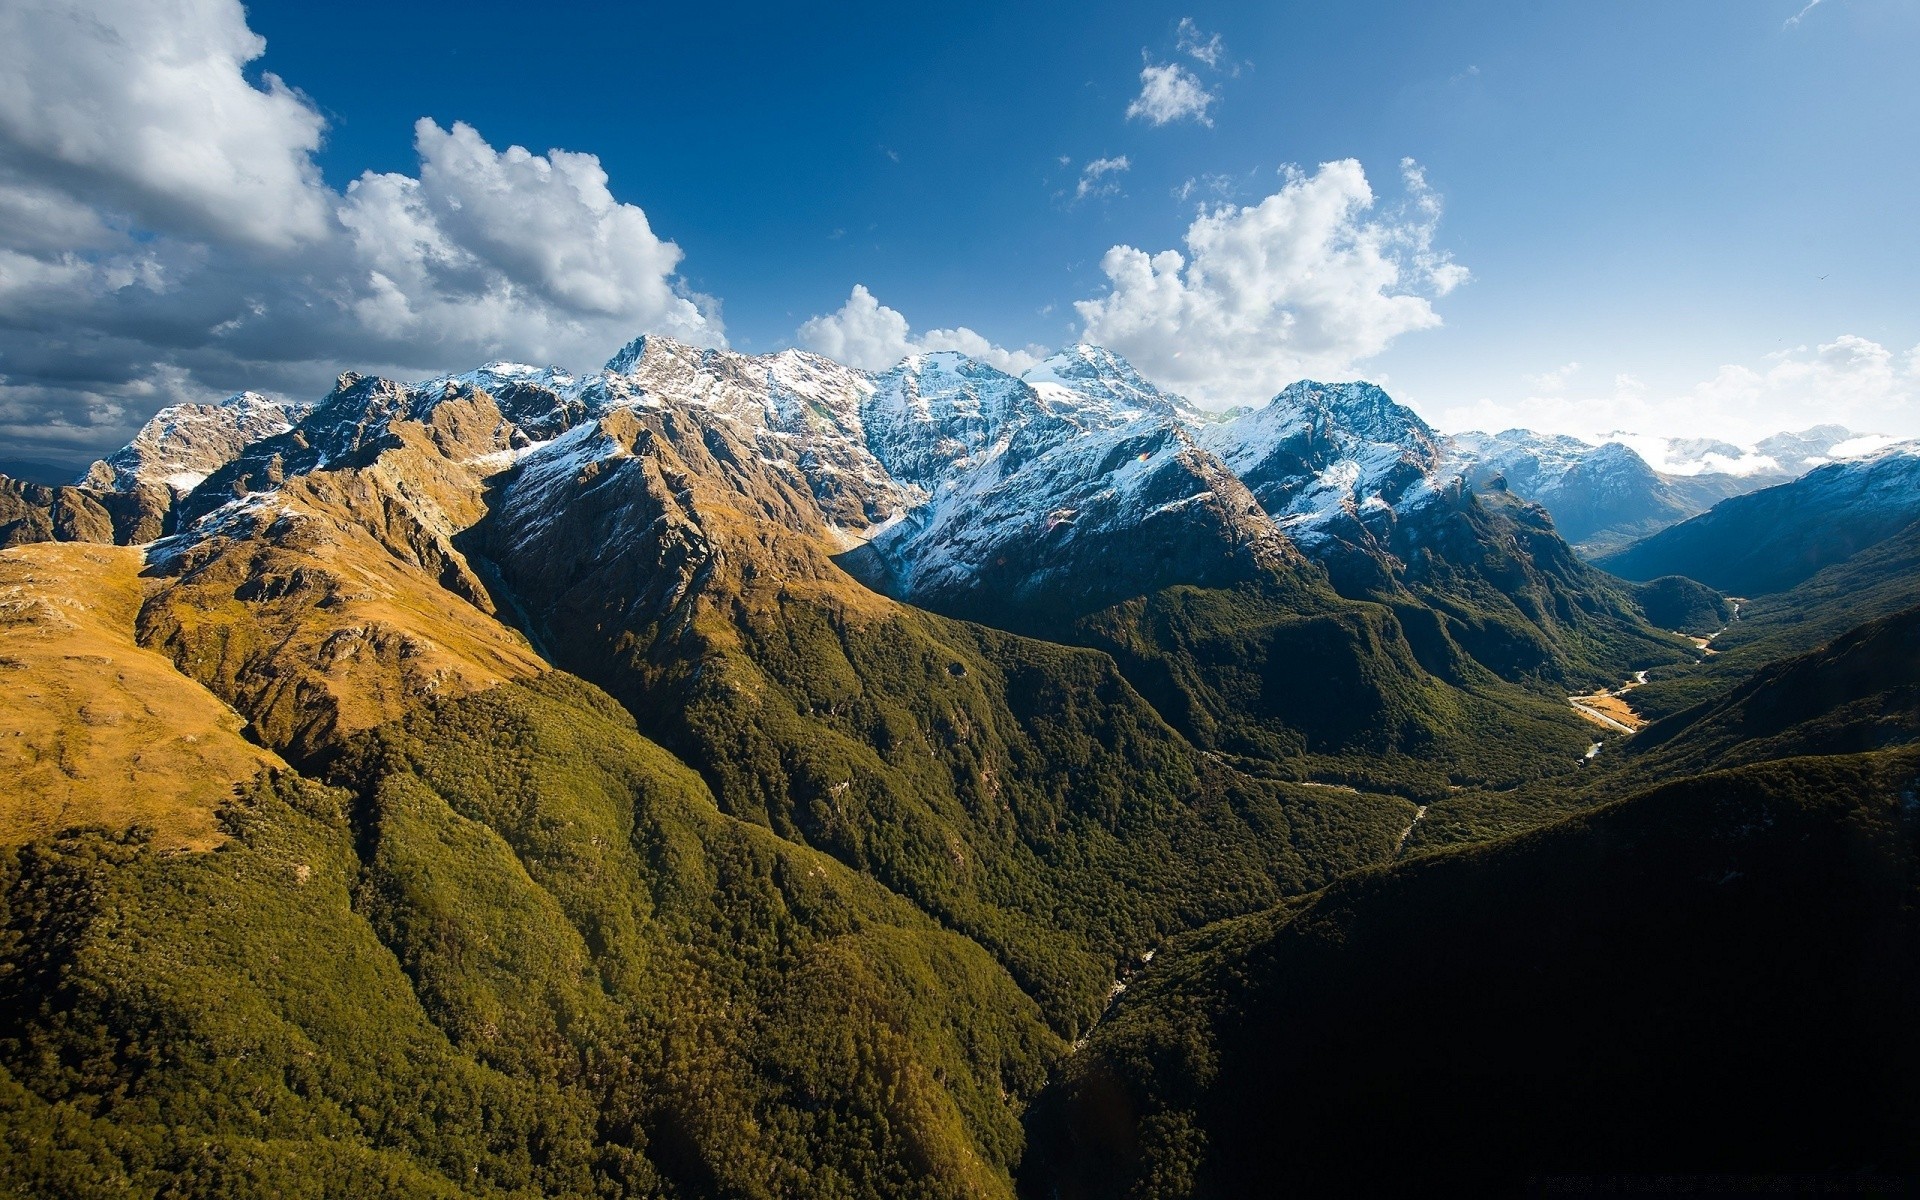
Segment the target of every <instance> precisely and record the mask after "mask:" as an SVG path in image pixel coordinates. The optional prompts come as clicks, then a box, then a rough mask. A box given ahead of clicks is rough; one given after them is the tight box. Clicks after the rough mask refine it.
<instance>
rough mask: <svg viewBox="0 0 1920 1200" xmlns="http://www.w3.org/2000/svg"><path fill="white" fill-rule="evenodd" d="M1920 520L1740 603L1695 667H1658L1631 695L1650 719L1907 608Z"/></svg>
mask: <svg viewBox="0 0 1920 1200" xmlns="http://www.w3.org/2000/svg"><path fill="white" fill-rule="evenodd" d="M1916 580H1920V522H1917V523H1914V524H1911V525H1908V526H1906V527H1905V528H1903V529H1902V530H1900V532H1898V533H1896V534H1894V535H1893V536H1892V537H1889V538H1886V539H1884V540H1882V541H1879V542H1877V543H1875V544H1874V545H1873V546H1871V547H1869V548H1868V549H1866V550H1863V551H1861V552H1860V553H1858V554H1856V555H1854V556H1853V557H1851V558H1849V559H1846V560H1845V561H1843V562H1839V563H1835V564H1834V565H1832V566H1830V567H1827V568H1825V569H1823V570H1821V571H1819V572H1817V573H1815V574H1814V575H1812V576H1810V577H1808V578H1807V579H1806V580H1805V581H1804V582H1802V583H1800V584H1797V585H1796V586H1794V587H1792V588H1790V589H1788V590H1786V591H1784V592H1775V593H1772V594H1770V595H1765V596H1755V597H1752V598H1750V599H1746V600H1742V601H1741V602H1740V610H1739V613H1738V616H1737V618H1736V619H1735V620H1734V621H1733V622H1732V623H1731V624H1729V625H1728V626H1727V629H1726V631H1725V632H1724V633H1722V634H1721V635H1720V636H1719V637H1716V638H1715V639H1714V640H1713V648H1714V651H1715V653H1714V654H1712V655H1708V656H1706V657H1705V658H1704V659H1703V661H1701V662H1700V663H1699V664H1698V665H1697V666H1684V665H1683V666H1681V667H1677V668H1672V667H1670V668H1662V669H1658V670H1655V671H1654V672H1653V673H1652V675H1651V678H1652V681H1653V682H1652V683H1650V684H1649V685H1648V686H1647V687H1644V688H1641V689H1640V690H1639V691H1637V692H1636V693H1635V694H1634V704H1635V706H1636V707H1637V708H1639V709H1640V711H1642V712H1643V713H1645V714H1647V715H1648V716H1650V717H1655V718H1658V717H1665V716H1670V715H1672V714H1673V713H1677V712H1680V711H1681V710H1683V709H1686V708H1690V707H1692V706H1693V705H1695V704H1699V703H1701V702H1703V701H1706V700H1709V699H1712V698H1714V697H1716V696H1719V695H1721V694H1722V693H1724V692H1726V691H1727V690H1728V689H1729V688H1731V687H1732V686H1733V685H1734V684H1736V683H1738V682H1740V681H1741V680H1743V679H1746V678H1747V677H1748V676H1751V675H1752V674H1753V673H1754V672H1756V671H1758V670H1760V669H1761V668H1762V667H1764V666H1766V665H1767V664H1768V663H1770V662H1774V661H1777V660H1779V659H1784V658H1791V657H1793V656H1794V655H1798V654H1804V653H1806V652H1807V651H1809V650H1813V649H1815V648H1817V647H1819V646H1822V645H1825V644H1826V643H1827V642H1830V641H1832V640H1833V639H1835V638H1837V637H1839V636H1841V635H1842V634H1844V633H1846V632H1847V631H1848V630H1850V629H1852V628H1854V627H1855V626H1857V625H1861V624H1864V623H1865V622H1867V621H1871V620H1873V619H1875V618H1877V617H1883V616H1887V615H1888V614H1890V613H1895V612H1898V611H1900V610H1901V609H1904V608H1907V607H1908V606H1910V605H1911V604H1912V603H1913V602H1914V598H1915V596H1916V595H1917V594H1920V592H1917V591H1916V586H1915V581H1916Z"/></svg>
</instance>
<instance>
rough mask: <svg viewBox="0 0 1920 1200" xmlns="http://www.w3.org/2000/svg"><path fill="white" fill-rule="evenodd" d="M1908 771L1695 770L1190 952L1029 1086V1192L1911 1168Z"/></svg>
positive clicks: (1893, 765) (1197, 941) (1227, 1190)
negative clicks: (1045, 1088) (1041, 1085)
mask: <svg viewBox="0 0 1920 1200" xmlns="http://www.w3.org/2000/svg"><path fill="white" fill-rule="evenodd" d="M1916 771H1920V755H1916V754H1914V753H1913V752H1911V751H1907V752H1888V753H1882V754H1879V755H1869V756H1856V757H1838V758H1817V759H1807V758H1801V759H1790V760H1786V761H1779V762H1770V763H1767V764H1764V765H1759V766H1750V767H1744V768H1740V769H1738V770H1735V771H1730V772H1724V773H1719V774H1714V775H1707V776H1702V777H1698V778H1695V779H1689V780H1685V781H1681V782H1677V783H1672V784H1668V785H1666V786H1664V787H1660V788H1656V789H1653V790H1651V791H1647V792H1643V793H1641V794H1639V795H1637V796H1634V797H1631V798H1629V799H1625V800H1622V801H1620V802H1618V803H1615V804H1611V805H1608V806H1606V807H1604V808H1600V809H1598V810H1596V811H1594V812H1592V813H1590V814H1587V815H1584V816H1579V817H1574V818H1572V819H1570V820H1567V821H1564V822H1561V823H1559V824H1556V825H1553V826H1551V827H1548V828H1546V829H1542V830H1539V831H1537V832H1534V833H1530V834H1526V835H1522V836H1519V837H1516V838H1512V839H1509V840H1505V841H1501V842H1497V843H1494V844H1491V845H1487V846H1484V847H1474V848H1468V849H1462V850H1456V851H1451V852H1445V853H1439V854H1433V855H1428V856H1425V857H1422V858H1417V859H1412V860H1409V861H1407V862H1404V863H1401V864H1399V865H1396V866H1394V867H1392V868H1390V869H1386V870H1375V871H1368V872H1363V873H1360V874H1358V875H1355V876H1352V877H1349V878H1348V879H1345V880H1342V881H1340V882H1339V883H1337V884H1335V885H1333V886H1332V887H1330V888H1328V889H1327V890H1325V891H1324V892H1321V893H1319V894H1317V895H1315V896H1313V897H1310V898H1307V899H1305V900H1303V901H1298V902H1295V903H1291V904H1287V905H1283V906H1281V907H1279V908H1277V909H1275V910H1273V911H1272V912H1270V913H1266V914H1261V915H1259V916H1257V917H1250V918H1245V919H1243V920H1240V921H1236V922H1229V923H1226V924H1224V925H1222V926H1219V927H1216V928H1214V929H1210V930H1207V931H1204V932H1202V933H1199V934H1195V935H1190V936H1189V937H1187V938H1184V939H1179V940H1176V941H1174V942H1173V943H1172V944H1171V945H1169V946H1166V947H1163V948H1161V949H1160V951H1159V952H1158V953H1156V954H1155V955H1154V957H1153V960H1152V962H1151V964H1150V966H1149V967H1148V968H1147V969H1146V970H1145V971H1144V972H1143V973H1142V974H1140V975H1139V976H1137V977H1136V978H1135V979H1134V980H1133V982H1132V983H1131V984H1130V985H1129V986H1128V988H1127V990H1126V992H1125V994H1124V995H1123V996H1122V997H1121V998H1120V1001H1119V1004H1118V1005H1117V1007H1116V1010H1115V1011H1114V1012H1113V1013H1112V1014H1111V1015H1110V1016H1109V1018H1108V1020H1107V1021H1106V1022H1105V1023H1104V1024H1103V1025H1102V1026H1101V1027H1100V1028H1099V1029H1098V1030H1097V1031H1096V1032H1095V1034H1094V1036H1093V1037H1092V1039H1091V1040H1090V1042H1089V1044H1088V1046H1087V1047H1086V1049H1085V1050H1084V1051H1082V1052H1081V1053H1079V1054H1076V1055H1075V1056H1073V1057H1072V1058H1071V1059H1069V1060H1068V1062H1067V1064H1066V1066H1065V1068H1064V1070H1063V1072H1062V1076H1061V1079H1060V1081H1059V1082H1058V1083H1057V1084H1056V1085H1055V1087H1054V1089H1053V1090H1052V1091H1051V1092H1050V1093H1049V1094H1047V1095H1045V1096H1043V1097H1042V1098H1041V1100H1040V1101H1038V1102H1037V1103H1036V1105H1035V1107H1034V1109H1033V1111H1032V1113H1031V1115H1030V1117H1029V1128H1030V1141H1029V1144H1028V1148H1027V1152H1026V1158H1025V1165H1024V1166H1023V1168H1022V1172H1021V1176H1022V1187H1023V1189H1024V1190H1025V1191H1026V1192H1027V1193H1028V1194H1030V1195H1052V1196H1062V1197H1086V1196H1120V1195H1142V1196H1157V1197H1203V1196H1243V1195H1266V1194H1300V1195H1317V1196H1390V1195H1408V1196H1412V1195H1432V1194H1435V1193H1446V1194H1471V1195H1481V1196H1494V1195H1525V1194H1532V1188H1533V1187H1534V1186H1537V1181H1538V1180H1539V1179H1540V1178H1542V1177H1566V1176H1568V1175H1575V1176H1587V1175H1589V1174H1593V1175H1598V1176H1612V1175H1614V1174H1616V1173H1619V1172H1627V1173H1630V1174H1632V1173H1637V1172H1640V1171H1643V1170H1645V1169H1648V1167H1649V1164H1653V1163H1659V1164H1661V1165H1660V1166H1659V1167H1658V1168H1657V1169H1658V1170H1661V1171H1673V1172H1679V1173H1692V1174H1704V1175H1718V1174H1721V1173H1725V1172H1738V1173H1742V1174H1743V1175H1745V1174H1747V1173H1759V1174H1762V1175H1765V1176H1767V1177H1773V1176H1774V1175H1776V1174H1777V1175H1780V1176H1793V1175H1798V1174H1801V1173H1807V1172H1833V1173H1836V1174H1847V1173H1852V1172H1867V1173H1877V1174H1883V1175H1897V1174H1899V1173H1901V1172H1904V1171H1908V1170H1911V1169H1912V1168H1913V1165H1914V1162H1915V1158H1916V1150H1920V1143H1916V1141H1915V1138H1914V1127H1915V1124H1914V1123H1915V1121H1916V1119H1920V1112H1917V1111H1916V1106H1915V1103H1914V1099H1913V1096H1912V1094H1911V1091H1910V1089H1909V1088H1908V1087H1907V1080H1908V1079H1909V1078H1910V1076H1911V1072H1912V1070H1913V1069H1914V1067H1915V1066H1916V1065H1920V1045H1916V1039H1915V1038H1914V1036H1913V1032H1912V1030H1911V1029H1910V1028H1909V1026H1908V1023H1907V1022H1906V1020H1905V1019H1904V1014H1905V1013H1906V1012H1907V1011H1908V1009H1909V1006H1910V1004H1911V1002H1912V998H1913V996H1914V993H1915V988H1916V985H1920V979H1916V976H1915V972H1914V963H1915V961H1917V960H1916V958H1915V951H1916V949H1920V938H1917V937H1916V934H1917V933H1920V930H1916V927H1915V924H1914V918H1913V902H1914V899H1915V897H1914V892H1913V886H1914V885H1913V878H1912V872H1911V871H1910V870H1909V865H1910V863H1911V862H1912V860H1913V855H1914V853H1915V851H1916V850H1917V849H1920V846H1916V844H1915V838H1916V823H1915V818H1914V812H1913V809H1914V805H1913V801H1912V795H1913V793H1912V786H1913V780H1914V778H1915V773H1916ZM1789 1031H1791V1032H1790V1033H1789ZM1530 1181H1534V1182H1531V1183H1530Z"/></svg>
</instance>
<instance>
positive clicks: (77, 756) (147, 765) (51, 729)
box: [0, 542, 283, 850]
mask: <svg viewBox="0 0 1920 1200" xmlns="http://www.w3.org/2000/svg"><path fill="white" fill-rule="evenodd" d="M142 560H143V555H142V552H141V551H140V550H138V549H132V548H127V547H116V546H101V545H91V544H85V543H56V542H46V543H41V544H38V545H32V546H21V547H15V548H14V549H11V550H7V551H4V552H0V779H4V780H6V782H5V784H4V785H0V841H4V842H7V843H12V844H17V843H20V842H25V841H29V840H31V839H33V838H37V837H45V836H47V835H49V834H52V833H54V832H56V831H58V830H60V829H63V828H66V827H68V826H71V825H104V826H107V827H109V828H116V829H119V828H126V827H128V826H130V825H134V824H142V825H146V826H148V827H150V828H151V829H152V830H153V838H154V844H155V845H156V846H158V847H161V848H169V849H171V848H179V847H185V848H189V849H195V850H204V849H206V848H208V847H209V846H212V845H213V844H214V843H216V842H217V841H219V840H220V836H221V835H220V833H219V832H218V830H217V828H216V825H215V821H214V810H215V809H216V808H217V807H218V806H219V805H220V804H221V803H223V802H224V801H226V800H227V799H228V798H229V797H230V796H231V795H232V794H233V791H234V788H235V786H236V785H237V784H240V783H243V782H245V781H247V780H249V779H251V778H252V777H253V776H254V775H255V774H257V773H258V772H259V771H260V770H262V769H263V768H266V767H278V766H281V765H283V764H282V763H281V762H280V759H279V756H277V755H275V754H274V753H272V752H271V751H268V750H263V749H261V748H260V747H258V746H255V745H253V744H252V743H250V742H248V741H247V740H246V739H245V738H243V737H242V736H241V729H242V727H243V725H244V722H243V720H242V719H241V718H240V717H239V716H238V715H236V714H235V713H234V712H233V711H232V710H231V709H229V708H228V707H227V706H226V705H224V704H222V703H221V702H220V700H219V699H218V698H216V697H215V696H214V695H213V694H212V693H211V692H209V691H207V690H206V689H205V688H204V687H202V686H200V685H199V684H198V683H195V682H194V681H192V680H190V679H188V678H186V677H185V676H183V675H181V674H180V673H179V672H178V671H176V670H174V667H173V664H172V663H171V662H170V661H168V660H167V659H166V658H164V657H163V656H161V655H159V654H157V653H155V652H153V651H151V650H148V649H145V648H143V647H141V646H140V645H139V644H138V643H137V642H136V641H135V639H134V624H135V620H136V618H137V617H138V615H139V611H140V604H141V600H142V597H143V591H144V588H145V587H146V586H147V585H148V581H145V580H142V579H141V577H140V571H141V567H142Z"/></svg>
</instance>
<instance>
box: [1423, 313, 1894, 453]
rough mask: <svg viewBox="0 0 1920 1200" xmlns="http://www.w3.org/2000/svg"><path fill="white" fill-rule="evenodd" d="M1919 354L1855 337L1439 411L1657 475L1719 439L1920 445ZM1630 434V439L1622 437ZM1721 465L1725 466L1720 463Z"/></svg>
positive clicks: (1453, 421) (1474, 425)
mask: <svg viewBox="0 0 1920 1200" xmlns="http://www.w3.org/2000/svg"><path fill="white" fill-rule="evenodd" d="M1917 359H1920V347H1916V348H1915V351H1914V352H1913V353H1910V354H1908V355H1904V356H1902V355H1897V354H1895V353H1894V352H1893V351H1892V350H1890V349H1888V348H1887V347H1886V346H1883V345H1881V344H1880V343H1878V342H1875V341H1872V340H1871V339H1868V338H1864V337H1860V336H1858V335H1856V334H1842V335H1840V336H1839V337H1836V338H1834V339H1833V340H1832V341H1830V342H1824V343H1821V344H1819V345H1816V346H1812V347H1808V346H1798V347H1795V348H1793V349H1791V350H1786V351H1781V352H1778V353H1775V354H1771V355H1768V356H1767V357H1766V358H1765V359H1763V360H1762V361H1761V362H1760V363H1759V364H1758V365H1756V366H1748V365H1744V364H1738V363H1730V364H1727V365H1724V366H1722V367H1720V368H1719V369H1718V370H1716V371H1714V372H1713V373H1712V374H1711V375H1709V376H1708V377H1707V378H1705V379H1703V380H1700V381H1699V382H1697V383H1694V384H1691V385H1688V384H1684V383H1682V384H1681V385H1679V386H1668V387H1655V386H1650V385H1648V384H1645V383H1643V382H1641V381H1640V380H1639V379H1636V378H1634V377H1633V376H1631V375H1616V376H1615V377H1614V379H1613V383H1612V385H1611V386H1610V387H1602V388H1594V389H1588V390H1581V389H1577V388H1570V387H1562V388H1553V387H1546V386H1540V383H1539V380H1537V379H1536V380H1535V381H1533V382H1534V384H1535V388H1534V390H1533V391H1532V392H1531V393H1530V394H1528V395H1526V396H1523V397H1519V398H1514V399H1498V400H1496V399H1494V398H1491V397H1486V398H1482V399H1479V400H1476V401H1473V402H1471V403H1464V404H1453V405H1440V406H1436V407H1435V409H1434V411H1433V412H1432V413H1431V417H1432V419H1433V420H1434V422H1435V424H1436V425H1438V426H1439V427H1440V428H1442V429H1446V430H1450V431H1451V430H1461V429H1505V428H1511V427H1514V426H1523V427H1526V428H1529V429H1537V430H1541V431H1542V432H1547V433H1570V434H1573V435H1574V436H1576V437H1583V438H1586V439H1587V440H1589V441H1597V440H1603V439H1606V438H1609V437H1614V438H1619V439H1621V440H1625V441H1627V442H1628V444H1630V445H1632V446H1633V447H1634V448H1635V449H1637V450H1640V451H1641V452H1642V454H1643V455H1644V456H1646V457H1647V458H1648V461H1649V462H1652V463H1654V464H1655V465H1656V466H1660V465H1661V463H1662V456H1663V455H1664V450H1663V449H1662V446H1663V445H1664V439H1666V438H1669V437H1686V438H1713V439H1718V440H1722V441H1727V442H1730V443H1733V444H1735V445H1748V444H1751V443H1752V442H1754V441H1756V440H1758V439H1760V438H1763V437H1766V436H1768V435H1770V434H1774V433H1778V432H1780V431H1782V430H1799V429H1805V428H1807V427H1808V426H1811V425H1816V424H1837V425H1845V426H1847V427H1848V428H1850V429H1853V430H1855V431H1857V432H1860V433H1872V434H1888V435H1892V436H1894V437H1916V436H1920V361H1916V360H1917ZM1623 431H1625V432H1623ZM1723 465H1724V464H1723Z"/></svg>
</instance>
